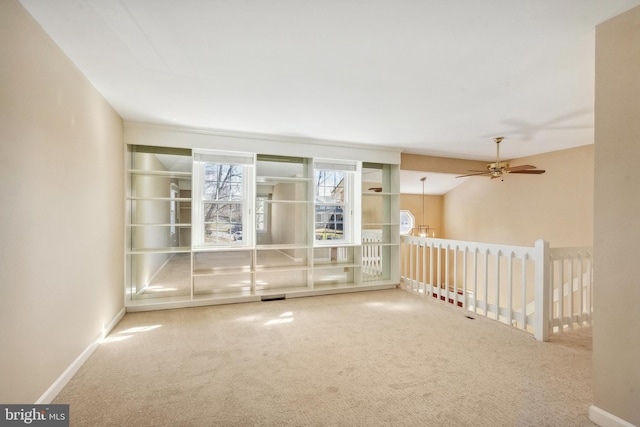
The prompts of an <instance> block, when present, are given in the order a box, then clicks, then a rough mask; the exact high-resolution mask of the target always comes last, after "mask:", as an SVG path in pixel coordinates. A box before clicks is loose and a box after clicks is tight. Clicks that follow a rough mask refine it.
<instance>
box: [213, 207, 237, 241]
mask: <svg viewBox="0 0 640 427" xmlns="http://www.w3.org/2000/svg"><path fill="white" fill-rule="evenodd" d="M203 208H204V212H203V213H204V215H203V217H204V231H205V236H204V241H205V243H230V242H237V241H241V240H242V204H240V203H219V202H217V203H216V202H205V203H204V204H203Z"/></svg>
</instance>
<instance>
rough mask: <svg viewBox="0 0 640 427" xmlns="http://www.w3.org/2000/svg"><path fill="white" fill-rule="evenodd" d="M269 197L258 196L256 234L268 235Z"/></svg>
mask: <svg viewBox="0 0 640 427" xmlns="http://www.w3.org/2000/svg"><path fill="white" fill-rule="evenodd" d="M268 198H269V196H263V195H260V196H257V197H256V232H258V233H266V232H267V223H268V221H269V216H268V215H269V210H268V209H267V204H266V203H265V200H267V199H268Z"/></svg>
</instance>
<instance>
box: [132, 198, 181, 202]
mask: <svg viewBox="0 0 640 427" xmlns="http://www.w3.org/2000/svg"><path fill="white" fill-rule="evenodd" d="M127 200H141V201H154V202H155V201H160V202H191V198H186V197H179V198H178V197H127Z"/></svg>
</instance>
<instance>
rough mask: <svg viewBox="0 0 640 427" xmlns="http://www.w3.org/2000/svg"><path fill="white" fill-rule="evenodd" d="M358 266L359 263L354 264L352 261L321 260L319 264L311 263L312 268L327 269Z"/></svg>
mask: <svg viewBox="0 0 640 427" xmlns="http://www.w3.org/2000/svg"><path fill="white" fill-rule="evenodd" d="M343 267H344V268H359V267H362V265H360V264H356V263H353V262H323V263H321V264H313V269H314V270H318V269H327V268H343Z"/></svg>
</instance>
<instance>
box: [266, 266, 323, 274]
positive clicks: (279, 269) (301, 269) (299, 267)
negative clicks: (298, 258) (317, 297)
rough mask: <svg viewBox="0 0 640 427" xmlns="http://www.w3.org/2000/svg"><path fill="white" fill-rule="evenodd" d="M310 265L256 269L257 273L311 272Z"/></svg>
mask: <svg viewBox="0 0 640 427" xmlns="http://www.w3.org/2000/svg"><path fill="white" fill-rule="evenodd" d="M311 268H313V267H311V266H310V265H292V266H278V267H256V269H255V272H256V273H273V272H278V271H305V270H310V269H311Z"/></svg>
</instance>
